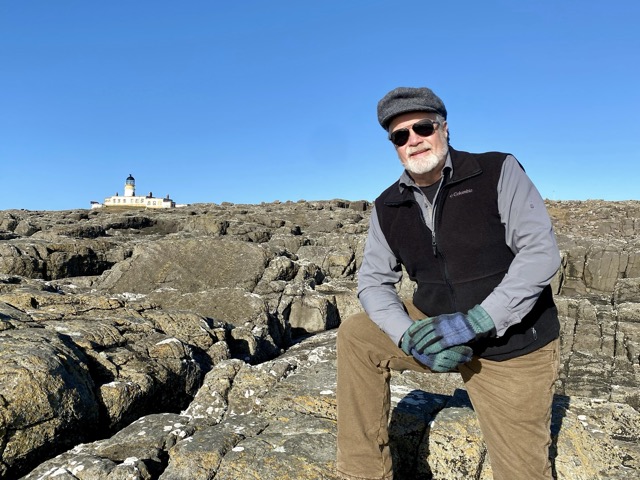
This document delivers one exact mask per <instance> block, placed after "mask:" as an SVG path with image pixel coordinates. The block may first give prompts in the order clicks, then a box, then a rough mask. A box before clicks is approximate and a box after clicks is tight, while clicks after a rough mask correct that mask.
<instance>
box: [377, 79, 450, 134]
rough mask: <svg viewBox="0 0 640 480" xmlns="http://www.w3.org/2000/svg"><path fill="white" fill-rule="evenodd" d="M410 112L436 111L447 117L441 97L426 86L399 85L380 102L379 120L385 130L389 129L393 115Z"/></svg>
mask: <svg viewBox="0 0 640 480" xmlns="http://www.w3.org/2000/svg"><path fill="white" fill-rule="evenodd" d="M409 112H435V113H438V114H440V115H441V116H442V117H443V118H444V119H446V118H447V109H446V108H445V106H444V103H442V100H440V97H438V96H437V95H436V94H435V93H433V91H431V89H429V88H425V87H423V88H413V87H398V88H396V89H394V90H391V91H390V92H389V93H387V94H386V95H385V96H384V97H382V100H380V101H379V102H378V122H380V125H382V128H384V129H385V130H388V129H389V124H390V123H391V120H393V117H397V116H398V115H401V114H403V113H409Z"/></svg>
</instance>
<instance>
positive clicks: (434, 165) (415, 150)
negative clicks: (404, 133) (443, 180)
mask: <svg viewBox="0 0 640 480" xmlns="http://www.w3.org/2000/svg"><path fill="white" fill-rule="evenodd" d="M424 119H429V120H433V121H436V114H435V113H431V112H410V113H405V114H402V115H398V116H397V117H396V118H394V119H393V120H392V122H391V125H390V126H389V132H394V131H396V130H400V129H402V128H407V129H409V140H408V141H407V143H405V144H404V145H402V146H395V148H396V152H397V153H398V158H400V161H401V162H402V165H404V168H406V169H407V171H408V172H409V173H410V174H411V177H412V178H413V179H414V181H415V182H416V183H417V184H418V185H431V184H433V183H435V182H437V181H438V180H439V179H440V174H441V172H442V168H443V167H444V162H445V160H446V158H447V153H448V151H449V145H448V143H447V131H448V126H447V122H446V121H442V124H441V125H437V126H436V129H435V131H434V132H433V134H431V135H429V136H427V137H423V136H420V135H418V134H417V133H416V132H414V131H413V130H412V129H411V126H413V124H415V123H417V122H419V121H420V120H424Z"/></svg>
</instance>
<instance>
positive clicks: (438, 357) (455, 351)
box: [411, 345, 473, 373]
mask: <svg viewBox="0 0 640 480" xmlns="http://www.w3.org/2000/svg"><path fill="white" fill-rule="evenodd" d="M411 354H412V355H413V357H414V358H415V359H416V360H418V361H419V362H420V363H422V364H423V365H426V366H427V367H429V369H430V370H431V371H433V372H440V373H443V372H451V371H452V370H455V369H456V367H457V366H458V365H461V364H463V363H467V362H468V361H469V360H471V357H472V356H473V349H472V348H471V347H468V346H466V345H456V346H455V347H451V348H447V349H445V350H442V351H441V352H438V353H434V354H433V355H428V354H421V353H418V352H417V351H416V349H415V348H414V349H413V350H412V351H411Z"/></svg>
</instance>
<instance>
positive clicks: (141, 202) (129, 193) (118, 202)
mask: <svg viewBox="0 0 640 480" xmlns="http://www.w3.org/2000/svg"><path fill="white" fill-rule="evenodd" d="M175 206H176V202H174V201H173V200H171V198H169V195H167V196H166V197H165V198H156V197H154V196H153V194H152V193H151V192H149V195H146V196H139V195H136V179H135V178H133V176H132V175H131V174H129V176H128V177H127V179H126V180H125V182H124V195H123V196H122V197H121V196H120V195H118V194H117V193H116V194H115V195H113V196H111V197H107V198H105V199H104V203H103V204H101V203H98V202H91V208H102V207H138V208H175Z"/></svg>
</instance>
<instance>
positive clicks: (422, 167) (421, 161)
mask: <svg viewBox="0 0 640 480" xmlns="http://www.w3.org/2000/svg"><path fill="white" fill-rule="evenodd" d="M445 155H446V153H445ZM440 161H441V158H440V157H439V156H438V155H437V154H435V153H433V152H429V154H428V155H425V156H422V157H420V158H409V159H407V162H406V163H405V164H404V167H405V168H406V169H407V171H408V172H409V173H415V174H416V175H422V174H424V173H429V172H431V171H433V170H435V169H436V168H437V167H438V166H439V165H440Z"/></svg>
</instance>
